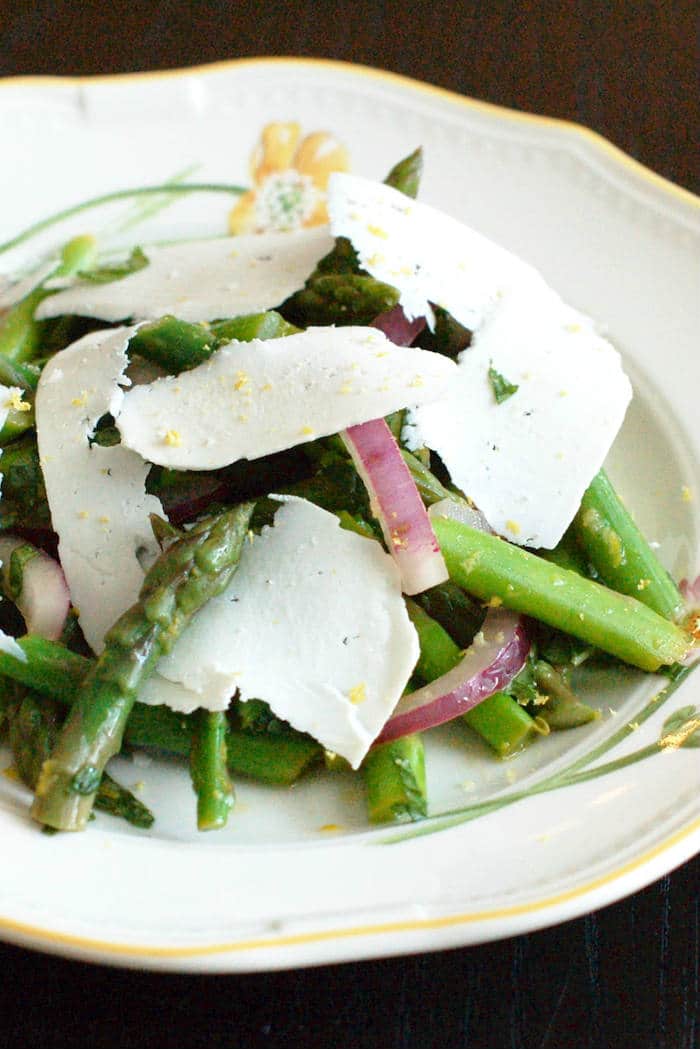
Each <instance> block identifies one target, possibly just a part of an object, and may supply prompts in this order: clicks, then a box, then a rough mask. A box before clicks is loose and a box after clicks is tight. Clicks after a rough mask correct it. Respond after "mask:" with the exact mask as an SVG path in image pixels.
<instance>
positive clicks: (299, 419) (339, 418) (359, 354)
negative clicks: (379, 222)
mask: <svg viewBox="0 0 700 1049" xmlns="http://www.w3.org/2000/svg"><path fill="white" fill-rule="evenodd" d="M456 371H457V368H456V365H455V364H454V363H453V362H452V361H450V360H448V359H447V358H446V357H441V356H440V355H438V354H435V353H428V352H426V351H425V350H417V349H411V348H409V347H396V346H394V345H393V344H392V343H390V342H389V341H388V340H387V338H386V336H385V335H384V334H383V333H382V332H380V331H377V330H376V329H374V328H360V327H348V328H310V329H309V330H308V331H305V332H300V333H299V334H298V335H289V336H287V337H286V338H284V339H270V340H268V341H261V340H259V339H255V340H253V341H252V342H232V343H229V344H228V345H227V346H224V347H222V348H221V349H220V350H218V351H217V352H216V353H215V354H214V355H213V356H212V357H211V358H210V359H209V360H208V361H206V362H205V363H204V364H201V365H200V366H199V367H198V368H193V369H192V370H191V371H188V372H183V373H182V374H180V375H178V376H170V377H168V378H165V379H159V380H157V381H156V382H154V383H150V384H149V385H146V386H138V387H135V388H134V389H133V390H131V391H130V392H129V393H127V394H126V395H125V397H124V405H123V408H122V410H121V414H120V415H119V417H118V419H117V426H118V427H119V430H120V432H121V435H122V441H123V443H124V445H125V446H126V447H128V448H132V449H134V450H135V451H137V452H140V453H141V455H143V456H144V457H145V458H146V459H149V460H150V461H151V462H154V463H159V464H161V465H163V466H171V467H175V468H177V469H194V470H204V469H216V468H217V467H220V466H225V465H227V464H228V463H232V462H236V461H237V460H238V459H256V458H259V457H260V456H262V455H268V454H270V453H272V452H277V451H281V450H282V449H284V448H292V447H294V446H295V445H297V444H303V443H305V442H307V441H313V440H314V439H315V438H317V437H325V436H326V435H328V434H332V433H338V432H339V431H340V430H343V429H345V428H346V427H348V426H354V425H356V424H357V423H362V422H367V421H368V420H369V419H377V418H379V417H381V416H383V415H386V414H388V413H389V412H393V411H396V409H398V408H403V407H406V406H407V405H415V404H422V403H424V402H426V401H429V400H435V399H436V398H437V397H440V396H442V395H443V394H444V393H445V392H446V390H447V387H448V385H449V383H450V381H451V379H452V377H453V376H454V375H455V373H456Z"/></svg>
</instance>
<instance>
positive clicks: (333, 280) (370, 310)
mask: <svg viewBox="0 0 700 1049" xmlns="http://www.w3.org/2000/svg"><path fill="white" fill-rule="evenodd" d="M398 301H399V293H398V291H397V290H396V288H394V287H392V286H391V285H390V284H384V283H383V282H382V281H378V280H375V279H374V277H368V276H364V275H362V274H357V273H328V274H322V275H321V276H318V277H314V278H313V279H310V280H308V281H307V282H306V286H305V287H304V288H302V289H301V291H297V292H296V293H295V294H294V295H292V296H291V298H289V299H287V301H286V302H285V303H284V305H283V306H282V307H280V309H281V311H282V313H283V315H284V317H285V318H286V319H287V320H288V321H290V322H291V323H292V324H296V325H298V326H299V327H301V328H306V327H308V326H309V325H312V324H313V325H324V324H369V323H370V322H371V321H373V320H374V318H375V317H377V316H378V315H379V314H380V313H385V312H386V311H387V310H391V309H393V308H394V306H396V305H397V304H398Z"/></svg>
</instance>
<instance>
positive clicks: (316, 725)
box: [141, 499, 418, 767]
mask: <svg viewBox="0 0 700 1049" xmlns="http://www.w3.org/2000/svg"><path fill="white" fill-rule="evenodd" d="M417 658H418V639H417V636H416V632H415V629H414V627H413V625H412V624H411V622H410V620H409V618H408V616H407V614H406V608H405V605H404V602H403V600H402V597H401V584H400V580H399V574H398V570H397V569H396V566H395V564H394V562H393V560H392V558H391V557H390V556H389V555H388V554H386V553H385V552H384V551H383V549H382V548H381V546H380V545H379V543H376V542H374V541H373V540H371V539H365V538H363V537H362V536H358V535H356V534H355V533H354V532H349V531H345V530H344V529H341V528H340V526H339V523H338V519H337V518H336V517H335V516H334V515H333V514H329V513H327V512H326V511H325V510H321V509H319V508H318V507H317V506H314V505H313V504H312V503H309V502H306V501H305V500H303V499H285V500H284V502H283V505H282V506H281V507H280V509H279V510H278V511H277V515H276V518H275V524H274V527H272V528H266V529H264V530H263V533H262V535H260V536H259V537H256V538H255V539H254V540H253V542H252V543H246V544H245V547H244V550H243V555H242V557H241V562H240V565H239V567H238V571H237V572H236V574H235V576H234V577H233V579H232V581H231V583H230V584H229V586H228V588H227V589H226V591H225V592H224V593H223V594H221V595H219V596H218V597H215V598H213V599H212V600H211V601H209V602H208V604H207V605H205V607H204V608H203V609H202V610H201V611H200V612H198V613H197V615H196V616H195V617H194V619H193V621H192V623H191V625H190V627H189V628H188V630H187V632H186V633H185V634H183V636H182V637H181V638H180V639H179V641H178V642H177V643H176V645H175V647H174V648H173V651H172V652H171V653H170V654H169V655H168V656H166V657H164V658H163V659H162V660H161V661H160V663H159V664H158V672H159V674H161V675H162V676H163V677H165V678H167V679H168V680H169V681H174V682H179V683H180V684H183V685H184V686H185V687H186V688H188V689H190V690H191V691H192V692H195V693H198V694H199V696H200V704H201V705H202V706H205V707H207V708H209V709H211V710H223V709H225V708H226V706H227V705H228V703H229V700H230V698H231V696H232V695H233V694H234V693H235V691H236V689H238V690H239V692H240V696H241V698H242V699H244V700H245V699H253V698H258V699H264V700H266V701H267V702H268V703H269V704H270V706H271V707H272V710H273V711H274V712H275V714H276V715H277V716H278V717H280V718H284V719H285V720H287V721H289V722H291V724H292V725H293V726H294V727H295V728H297V729H299V730H300V731H302V732H308V733H310V734H311V735H312V736H314V737H315V738H316V739H318V740H319V741H320V742H321V743H322V744H323V745H324V746H325V747H327V748H328V749H330V750H333V751H335V752H336V753H338V754H342V755H343V757H345V758H347V760H348V761H349V762H350V763H351V764H352V765H353V766H354V767H357V766H358V765H359V763H360V762H361V760H362V758H363V757H364V755H365V754H366V753H367V750H368V749H369V747H370V745H371V743H372V741H373V740H374V739H375V737H376V736H377V734H378V733H379V731H380V729H381V728H382V726H383V725H384V723H385V721H386V720H387V718H388V717H389V715H390V714H391V712H392V710H393V708H394V706H395V704H396V703H397V701H398V699H399V697H400V696H401V693H402V692H403V689H404V687H405V685H406V682H407V681H408V678H409V676H410V674H411V671H412V670H413V667H414V664H415V662H416V659H417ZM141 698H144V697H141ZM146 698H148V699H151V698H152V697H150V696H147V697H146Z"/></svg>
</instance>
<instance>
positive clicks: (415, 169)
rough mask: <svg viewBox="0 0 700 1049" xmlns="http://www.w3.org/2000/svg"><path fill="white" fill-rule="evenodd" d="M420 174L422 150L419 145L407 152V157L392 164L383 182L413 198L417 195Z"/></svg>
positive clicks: (421, 170) (421, 169)
mask: <svg viewBox="0 0 700 1049" xmlns="http://www.w3.org/2000/svg"><path fill="white" fill-rule="evenodd" d="M422 174H423V150H422V149H421V147H420V146H419V147H418V149H415V150H414V151H413V153H409V155H408V156H407V157H404V158H403V160H400V161H399V162H398V164H395V165H394V166H393V168H392V169H391V171H390V172H389V174H388V175H387V177H386V178H385V179H384V183H385V185H387V186H393V188H394V189H398V190H399V191H400V192H401V193H403V194H405V195H406V196H407V197H413V198H414V199H415V197H417V196H418V190H419V188H420V180H421V175H422Z"/></svg>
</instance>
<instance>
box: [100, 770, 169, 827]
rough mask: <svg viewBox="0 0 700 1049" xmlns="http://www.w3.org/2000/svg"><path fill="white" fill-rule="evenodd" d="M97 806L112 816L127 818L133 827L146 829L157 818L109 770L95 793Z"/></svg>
mask: <svg viewBox="0 0 700 1049" xmlns="http://www.w3.org/2000/svg"><path fill="white" fill-rule="evenodd" d="M95 808H96V809H99V811H100V812H106V813H108V814H109V815H110V816H116V817H118V818H119V819H123V820H126V822H127V823H130V824H131V825H132V826H133V827H142V828H143V829H144V830H147V829H148V828H149V827H151V826H153V823H154V820H155V817H154V815H153V813H152V812H151V810H150V809H149V808H148V807H147V806H146V805H144V804H143V802H142V801H139V799H138V798H137V797H136V796H135V795H134V794H132V793H131V791H130V790H127V789H126V787H122V785H121V783H117V781H116V780H115V779H112V777H111V776H110V774H109V773H108V772H103V773H102V779H101V780H100V785H99V787H98V788H97V794H96V795H95Z"/></svg>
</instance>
